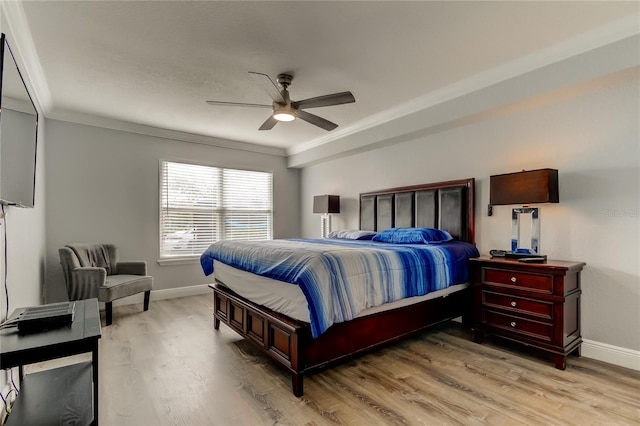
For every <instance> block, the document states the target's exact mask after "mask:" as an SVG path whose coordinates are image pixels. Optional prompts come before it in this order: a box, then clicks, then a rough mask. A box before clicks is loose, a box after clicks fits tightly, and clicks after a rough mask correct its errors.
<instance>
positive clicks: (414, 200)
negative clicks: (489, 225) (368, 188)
mask: <svg viewBox="0 0 640 426" xmlns="http://www.w3.org/2000/svg"><path fill="white" fill-rule="evenodd" d="M474 192H475V179H474V178H470V179H460V180H451V181H447V182H436V183H427V184H423V185H413V186H405V187H399V188H390V189H383V190H380V191H372V192H365V193H362V194H360V229H363V230H369V231H382V230H383V229H388V228H411V227H416V228H438V229H442V230H445V231H447V232H449V233H450V234H451V236H452V237H453V238H455V239H456V240H461V241H466V242H468V243H471V244H475V220H474Z"/></svg>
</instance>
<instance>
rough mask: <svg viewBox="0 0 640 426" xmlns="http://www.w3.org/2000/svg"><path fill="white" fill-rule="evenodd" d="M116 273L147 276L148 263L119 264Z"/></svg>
mask: <svg viewBox="0 0 640 426" xmlns="http://www.w3.org/2000/svg"><path fill="white" fill-rule="evenodd" d="M116 272H117V273H118V274H122V275H147V262H145V261H131V262H118V265H117V268H116Z"/></svg>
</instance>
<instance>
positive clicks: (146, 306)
mask: <svg viewBox="0 0 640 426" xmlns="http://www.w3.org/2000/svg"><path fill="white" fill-rule="evenodd" d="M149 296H151V290H147V291H145V292H144V310H145V311H148V310H149Z"/></svg>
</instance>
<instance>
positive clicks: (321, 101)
mask: <svg viewBox="0 0 640 426" xmlns="http://www.w3.org/2000/svg"><path fill="white" fill-rule="evenodd" d="M355 101H356V98H355V97H354V96H353V94H351V92H340V93H334V94H332V95H324V96H318V97H315V98H309V99H304V100H302V101H297V102H291V105H293V106H294V107H295V108H318V107H324V106H331V105H342V104H350V103H352V102H355Z"/></svg>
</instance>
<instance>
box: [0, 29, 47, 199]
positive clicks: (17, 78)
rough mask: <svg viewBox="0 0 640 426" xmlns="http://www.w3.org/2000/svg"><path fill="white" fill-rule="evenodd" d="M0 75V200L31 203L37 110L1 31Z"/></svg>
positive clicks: (34, 173)
mask: <svg viewBox="0 0 640 426" xmlns="http://www.w3.org/2000/svg"><path fill="white" fill-rule="evenodd" d="M0 77H1V78H0V95H1V96H0V203H2V204H5V205H10V206H18V207H33V205H34V199H35V194H34V193H35V179H36V144H37V140H36V139H37V134H38V112H37V111H36V107H35V105H34V104H33V100H32V99H31V95H29V91H28V90H27V86H26V85H25V83H24V80H23V79H22V75H21V74H20V70H19V69H18V65H17V63H16V60H15V57H14V56H13V53H12V52H11V48H10V47H9V44H8V43H7V39H6V37H5V35H4V34H2V35H1V40H0Z"/></svg>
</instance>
